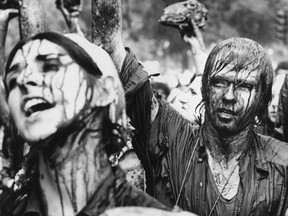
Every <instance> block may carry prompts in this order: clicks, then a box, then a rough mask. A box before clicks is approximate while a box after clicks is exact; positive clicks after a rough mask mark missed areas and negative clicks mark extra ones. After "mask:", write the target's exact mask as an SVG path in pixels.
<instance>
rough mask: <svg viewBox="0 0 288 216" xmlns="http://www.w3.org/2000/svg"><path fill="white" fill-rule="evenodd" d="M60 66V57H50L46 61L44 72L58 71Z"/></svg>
mask: <svg viewBox="0 0 288 216" xmlns="http://www.w3.org/2000/svg"><path fill="white" fill-rule="evenodd" d="M59 67H60V61H59V59H49V60H47V61H45V62H44V65H43V72H49V71H58V70H59Z"/></svg>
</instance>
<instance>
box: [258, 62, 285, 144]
mask: <svg viewBox="0 0 288 216" xmlns="http://www.w3.org/2000/svg"><path fill="white" fill-rule="evenodd" d="M287 74H288V62H285V61H283V62H279V64H278V65H277V67H276V69H275V72H274V78H273V85H272V100H271V102H270V104H269V106H268V109H267V114H266V115H267V117H266V118H265V121H264V122H263V125H260V126H258V127H257V132H259V133H261V134H264V135H268V136H272V137H274V138H276V139H279V140H283V125H282V124H277V123H276V119H277V118H278V117H277V116H278V114H279V112H282V109H281V108H280V110H279V109H278V107H279V105H278V104H279V98H280V90H281V87H282V86H283V84H284V80H285V76H286V75H287ZM283 141H284V140H283Z"/></svg>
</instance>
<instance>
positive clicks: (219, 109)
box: [216, 107, 238, 114]
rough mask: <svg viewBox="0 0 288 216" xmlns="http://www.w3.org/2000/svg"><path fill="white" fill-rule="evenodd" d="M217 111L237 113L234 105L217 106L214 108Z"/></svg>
mask: <svg viewBox="0 0 288 216" xmlns="http://www.w3.org/2000/svg"><path fill="white" fill-rule="evenodd" d="M216 110H217V111H218V112H225V113H228V114H236V113H238V111H237V110H235V109H234V107H219V108H217V109H216Z"/></svg>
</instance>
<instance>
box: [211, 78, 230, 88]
mask: <svg viewBox="0 0 288 216" xmlns="http://www.w3.org/2000/svg"><path fill="white" fill-rule="evenodd" d="M211 83H212V85H213V86H214V87H218V88H226V87H227V86H229V82H228V81H227V80H224V79H213V80H212V82H211Z"/></svg>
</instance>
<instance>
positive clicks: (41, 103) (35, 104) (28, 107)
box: [23, 97, 54, 117]
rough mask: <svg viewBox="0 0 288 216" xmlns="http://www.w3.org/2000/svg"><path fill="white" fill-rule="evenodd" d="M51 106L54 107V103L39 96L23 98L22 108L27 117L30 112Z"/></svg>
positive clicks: (33, 112) (34, 112)
mask: <svg viewBox="0 0 288 216" xmlns="http://www.w3.org/2000/svg"><path fill="white" fill-rule="evenodd" d="M52 107H54V104H52V103H50V102H48V101H47V100H45V99H44V98H40V97H36V98H35V97H34V98H27V99H25V100H24V104H23V110H24V113H25V115H26V116H27V117H29V116H31V115H32V114H36V113H38V112H41V111H44V110H48V109H51V108H52Z"/></svg>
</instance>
